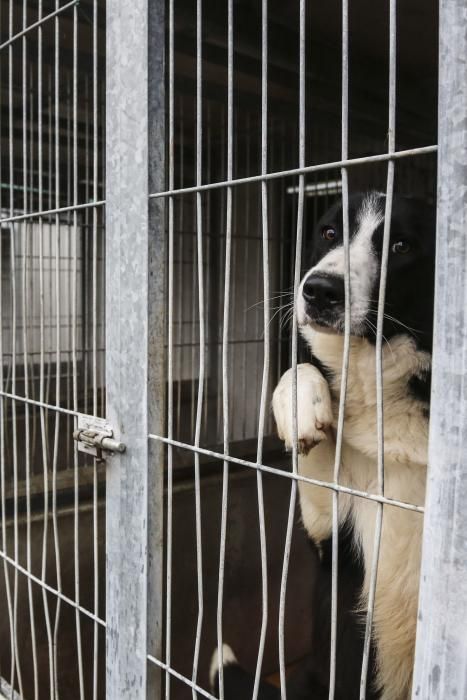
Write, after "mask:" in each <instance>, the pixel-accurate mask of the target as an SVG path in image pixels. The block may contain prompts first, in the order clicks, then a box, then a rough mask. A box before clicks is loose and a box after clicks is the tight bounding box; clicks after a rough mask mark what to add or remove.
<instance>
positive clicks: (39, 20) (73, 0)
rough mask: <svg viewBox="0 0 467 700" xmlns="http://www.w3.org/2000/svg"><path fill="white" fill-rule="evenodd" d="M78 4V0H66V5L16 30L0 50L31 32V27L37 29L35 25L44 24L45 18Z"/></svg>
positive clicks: (0, 45) (1, 45)
mask: <svg viewBox="0 0 467 700" xmlns="http://www.w3.org/2000/svg"><path fill="white" fill-rule="evenodd" d="M78 4H79V0H71V2H68V3H67V4H66V5H63V6H62V7H59V8H58V10H55V11H54V12H51V13H50V14H48V15H46V16H45V17H41V19H38V20H37V22H34V23H33V24H30V25H29V27H26V28H25V29H22V30H21V31H20V32H18V34H15V35H14V36H12V37H10V38H9V39H8V40H7V41H4V42H3V44H0V51H1V50H2V49H5V48H6V47H7V46H9V45H10V44H12V43H13V42H14V41H16V39H19V38H20V37H22V36H24V35H25V34H27V33H28V32H31V31H32V30H33V29H37V27H40V25H41V24H44V22H47V20H49V19H52V18H53V17H56V16H57V15H59V14H60V13H61V12H64V11H65V10H68V8H70V7H73V5H78Z"/></svg>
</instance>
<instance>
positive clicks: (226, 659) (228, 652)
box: [209, 644, 237, 688]
mask: <svg viewBox="0 0 467 700" xmlns="http://www.w3.org/2000/svg"><path fill="white" fill-rule="evenodd" d="M236 663H237V657H236V656H235V654H234V652H233V650H232V648H231V647H229V645H228V644H223V645H222V666H224V667H225V666H229V665H232V664H236ZM219 666H220V663H219V652H218V650H217V649H216V650H215V652H214V653H213V655H212V659H211V665H210V666H209V681H210V683H211V687H212V688H213V687H214V684H215V682H216V679H217V674H218V673H219Z"/></svg>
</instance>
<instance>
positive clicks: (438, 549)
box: [412, 0, 467, 700]
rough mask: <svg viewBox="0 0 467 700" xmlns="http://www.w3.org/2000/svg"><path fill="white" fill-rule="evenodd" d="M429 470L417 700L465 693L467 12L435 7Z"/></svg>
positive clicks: (444, 1)
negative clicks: (435, 180)
mask: <svg viewBox="0 0 467 700" xmlns="http://www.w3.org/2000/svg"><path fill="white" fill-rule="evenodd" d="M439 40H440V41H439V98H438V99H439V103H438V119H439V121H438V140H439V150H438V220H437V241H436V246H437V250H436V279H435V284H436V292H435V324H434V325H435V331H434V343H433V368H432V393H431V418H430V439H429V471H428V483H427V497H426V515H425V527H424V535H423V556H422V568H421V577H420V581H421V583H420V600H419V613H418V628H417V645H416V655H415V671H414V681H413V694H412V697H413V698H427V697H429V698H431V699H432V700H436V698H440V699H441V698H448V697H454V696H455V697H459V698H462V697H465V696H466V693H467V644H466V635H465V620H466V619H467V576H466V574H467V556H466V547H465V541H466V533H467V515H466V510H465V499H466V498H467V463H466V454H467V427H466V426H467V400H466V396H467V374H466V371H465V370H466V366H467V330H466V329H467V304H466V295H467V239H466V231H467V191H466V167H467V141H466V133H465V115H466V114H467V64H466V56H467V13H466V9H465V4H464V3H463V2H462V0H441V3H440V28H439Z"/></svg>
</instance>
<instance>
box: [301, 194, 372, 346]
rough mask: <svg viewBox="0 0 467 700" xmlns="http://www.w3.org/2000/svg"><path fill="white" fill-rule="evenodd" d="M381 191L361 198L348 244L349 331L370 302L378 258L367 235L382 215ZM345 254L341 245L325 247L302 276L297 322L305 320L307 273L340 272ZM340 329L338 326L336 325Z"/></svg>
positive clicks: (359, 322)
mask: <svg viewBox="0 0 467 700" xmlns="http://www.w3.org/2000/svg"><path fill="white" fill-rule="evenodd" d="M382 200H383V195H380V194H377V193H372V194H370V195H368V197H367V198H366V199H365V200H364V201H363V204H362V207H361V210H360V212H359V214H358V217H357V230H356V231H355V232H354V235H353V237H352V240H351V242H350V246H349V258H350V315H351V326H352V332H353V333H356V334H357V333H358V332H359V331H360V329H361V328H362V326H364V319H365V318H366V316H367V314H368V309H369V306H370V303H371V296H370V295H371V290H372V289H373V285H374V282H375V280H376V277H377V275H378V261H377V259H376V256H375V253H374V251H373V248H372V245H371V238H372V236H373V234H374V232H375V231H376V229H377V228H378V226H379V225H380V224H381V223H382V221H383V219H384V205H383V204H382ZM344 270H345V254H344V247H343V245H339V246H337V247H336V248H333V249H332V250H330V251H329V253H327V254H326V255H325V256H324V257H323V258H322V259H321V260H320V261H319V262H318V263H317V264H316V265H315V266H314V267H312V268H311V270H309V271H308V273H307V274H306V275H305V277H304V278H303V280H302V282H301V284H300V287H299V291H298V297H297V318H298V323H299V324H300V325H303V324H305V323H306V322H307V320H308V319H307V314H306V309H305V301H304V298H303V285H304V284H305V282H306V280H307V279H308V277H309V276H310V275H312V274H313V273H316V272H319V273H322V274H328V275H338V276H340V277H343V276H344ZM339 330H342V329H339Z"/></svg>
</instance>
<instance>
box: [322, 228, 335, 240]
mask: <svg viewBox="0 0 467 700" xmlns="http://www.w3.org/2000/svg"><path fill="white" fill-rule="evenodd" d="M336 236H337V233H336V230H335V229H333V228H332V226H324V227H323V228H322V229H321V238H324V240H325V241H335V240H336Z"/></svg>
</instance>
